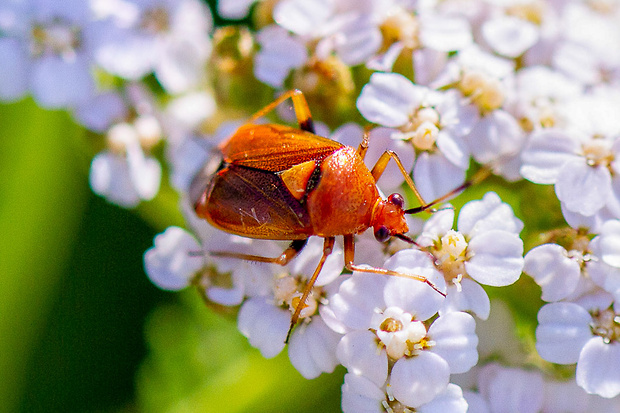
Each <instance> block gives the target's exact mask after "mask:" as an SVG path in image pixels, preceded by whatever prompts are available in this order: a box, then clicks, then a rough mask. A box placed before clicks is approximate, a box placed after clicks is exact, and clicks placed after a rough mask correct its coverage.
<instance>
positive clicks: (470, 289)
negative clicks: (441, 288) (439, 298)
mask: <svg viewBox="0 0 620 413" xmlns="http://www.w3.org/2000/svg"><path fill="white" fill-rule="evenodd" d="M450 311H471V312H472V313H474V314H475V315H476V316H477V317H478V318H480V319H481V320H486V319H487V317H489V312H490V311H491V302H490V301H489V296H488V295H487V293H486V291H484V288H482V287H481V286H480V284H478V283H477V282H475V281H473V280H470V279H469V278H464V279H463V280H462V281H461V287H460V288H457V286H455V285H453V286H450V285H449V286H448V293H447V295H446V299H445V300H444V302H443V305H442V306H441V310H439V314H444V313H447V312H450Z"/></svg>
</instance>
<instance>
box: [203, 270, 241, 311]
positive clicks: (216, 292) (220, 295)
mask: <svg viewBox="0 0 620 413" xmlns="http://www.w3.org/2000/svg"><path fill="white" fill-rule="evenodd" d="M243 293H244V291H243V286H242V285H240V283H236V282H234V274H233V286H232V287H231V288H222V287H216V286H212V287H209V288H207V298H209V300H211V301H213V302H214V303H218V304H221V305H225V306H237V305H239V304H241V303H242V302H243V299H244V298H245V297H244V294H243Z"/></svg>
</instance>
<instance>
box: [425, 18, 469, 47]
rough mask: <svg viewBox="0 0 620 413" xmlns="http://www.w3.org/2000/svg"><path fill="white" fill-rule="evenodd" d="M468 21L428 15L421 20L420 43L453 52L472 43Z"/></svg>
mask: <svg viewBox="0 0 620 413" xmlns="http://www.w3.org/2000/svg"><path fill="white" fill-rule="evenodd" d="M472 40H473V38H472V34H471V28H470V26H469V22H468V21H467V19H465V18H462V17H456V16H447V15H440V14H433V13H427V14H424V15H423V16H422V18H421V19H420V41H421V42H422V44H423V45H424V46H426V47H428V48H430V49H435V50H439V51H442V52H452V51H455V50H460V49H463V48H465V47H467V46H469V45H470V44H471V43H472Z"/></svg>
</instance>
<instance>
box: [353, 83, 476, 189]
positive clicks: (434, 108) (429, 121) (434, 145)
mask: <svg viewBox="0 0 620 413" xmlns="http://www.w3.org/2000/svg"><path fill="white" fill-rule="evenodd" d="M357 108H358V109H359V111H360V112H361V113H362V115H363V116H364V117H365V118H366V119H368V120H369V121H371V122H375V123H378V124H380V125H383V126H387V127H391V128H397V130H396V131H395V132H394V133H393V134H392V138H393V139H401V140H405V141H409V142H411V143H412V144H413V147H414V148H415V150H416V152H418V153H420V155H419V156H418V159H417V161H416V165H415V168H414V172H413V176H414V180H415V182H416V183H417V184H418V190H419V191H420V193H421V194H422V196H423V197H424V198H427V199H431V200H432V199H436V198H438V197H439V196H441V195H443V194H445V193H447V192H449V191H450V190H451V189H453V188H455V187H457V186H458V185H460V184H461V183H462V182H463V181H464V180H465V171H466V170H467V168H468V167H469V149H468V148H467V145H466V144H465V141H464V140H463V137H464V136H465V135H467V134H468V133H469V132H470V131H471V130H472V128H473V126H474V125H475V124H476V122H477V121H478V113H477V111H476V109H475V107H474V106H472V105H469V104H467V103H466V101H465V100H464V99H462V98H460V97H459V95H458V93H456V92H454V91H452V92H445V93H444V92H437V91H434V90H432V89H429V88H427V87H424V86H418V85H415V84H414V83H412V82H411V81H410V80H409V79H407V78H406V77H404V76H402V75H400V74H396V73H375V74H373V75H372V76H371V77H370V82H369V83H368V84H366V85H365V86H364V88H363V89H362V93H361V94H360V96H359V98H358V100H357Z"/></svg>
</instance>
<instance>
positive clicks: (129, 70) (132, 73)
mask: <svg viewBox="0 0 620 413" xmlns="http://www.w3.org/2000/svg"><path fill="white" fill-rule="evenodd" d="M102 30H105V32H103V33H102V34H101V35H100V38H101V42H100V43H101V44H100V45H99V47H98V48H97V50H96V52H95V59H96V61H97V63H99V65H101V67H103V69H104V70H106V71H108V72H110V73H112V74H115V75H118V76H120V77H122V78H125V79H129V80H138V79H140V78H141V77H143V76H145V75H146V74H148V73H149V72H151V71H152V70H153V66H154V65H155V62H156V60H157V57H158V55H159V54H158V51H159V50H158V44H157V42H156V39H155V37H152V36H147V35H143V34H141V33H139V32H136V31H134V30H131V29H128V28H118V27H116V26H113V25H111V27H105V28H102Z"/></svg>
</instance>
